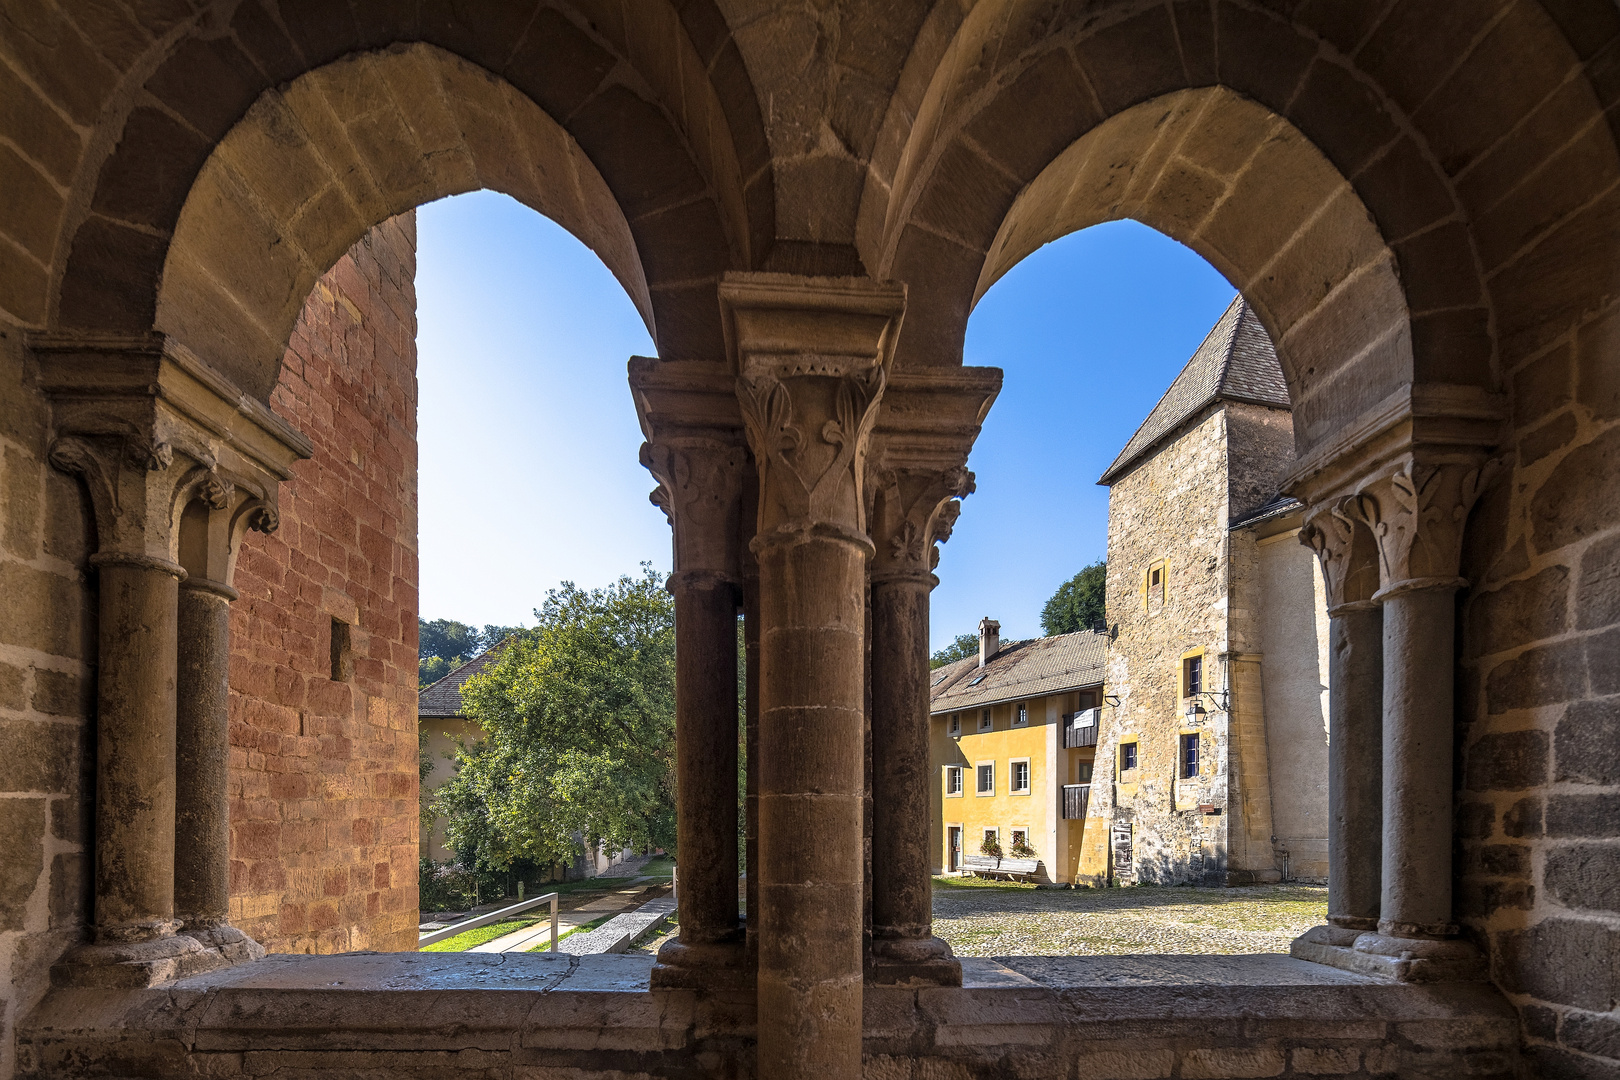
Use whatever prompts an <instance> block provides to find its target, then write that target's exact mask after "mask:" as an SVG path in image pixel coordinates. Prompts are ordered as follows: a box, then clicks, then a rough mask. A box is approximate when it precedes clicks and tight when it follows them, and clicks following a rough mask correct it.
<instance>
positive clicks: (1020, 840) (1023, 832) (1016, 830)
mask: <svg viewBox="0 0 1620 1080" xmlns="http://www.w3.org/2000/svg"><path fill="white" fill-rule="evenodd" d="M1009 831H1010V832H1011V833H1012V840H1011V841H1010V842H1009V843H1010V846H1012V847H1017V846H1018V845H1020V844H1028V843H1029V828H1028V827H1027V826H1024V825H1014V826H1013V827H1012V829H1010V830H1009Z"/></svg>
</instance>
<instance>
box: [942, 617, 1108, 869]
mask: <svg viewBox="0 0 1620 1080" xmlns="http://www.w3.org/2000/svg"><path fill="white" fill-rule="evenodd" d="M1000 634H1001V624H1000V623H998V622H996V621H994V620H993V619H989V618H986V619H984V620H982V621H981V622H980V623H979V653H978V655H977V656H969V657H967V658H965V659H962V660H958V661H956V662H955V663H953V664H947V665H945V666H944V667H942V668H940V669H938V670H937V671H935V672H934V674H933V685H932V689H931V691H930V710H931V713H932V715H931V717H930V726H929V736H930V745H931V759H932V762H931V763H932V766H933V775H934V776H935V777H936V778H937V783H936V784H935V787H934V790H933V792H932V803H933V815H932V820H933V822H934V830H933V840H932V844H933V847H932V852H931V855H932V859H933V865H934V872H935V873H936V874H947V873H956V872H959V871H961V870H962V867H963V857H964V856H966V855H977V854H979V853H980V852H981V851H982V850H983V849H984V847H985V846H986V845H987V842H988V843H989V844H993V845H994V846H995V847H997V848H999V849H1000V850H1001V851H1002V852H1003V853H1005V854H1007V855H1012V854H1013V853H1014V852H1013V848H1014V847H1015V846H1019V842H1020V841H1022V844H1023V845H1027V846H1028V847H1029V848H1033V849H1034V851H1035V856H1034V857H1035V858H1037V859H1039V860H1040V866H1039V870H1038V872H1037V875H1036V877H1037V880H1040V881H1044V882H1049V883H1069V882H1075V881H1081V880H1089V879H1088V878H1087V877H1086V875H1087V874H1088V873H1090V874H1092V875H1095V873H1096V870H1095V868H1096V867H1097V866H1099V865H1100V859H1101V855H1100V854H1099V852H1105V851H1106V849H1107V841H1106V838H1104V837H1102V836H1100V835H1099V834H1098V832H1097V831H1096V830H1095V829H1093V830H1092V831H1091V832H1090V833H1088V832H1087V831H1086V829H1085V826H1086V825H1087V824H1088V823H1087V821H1086V811H1085V808H1086V802H1087V797H1088V796H1089V794H1090V790H1091V787H1090V785H1091V782H1092V770H1093V758H1094V755H1095V752H1096V746H1095V743H1096V731H1097V727H1096V722H1097V715H1098V705H1099V704H1100V703H1101V702H1102V693H1103V686H1102V675H1103V668H1104V653H1105V646H1106V643H1107V639H1106V637H1105V636H1104V635H1103V634H1099V633H1096V632H1093V631H1090V630H1082V631H1080V632H1079V633H1075V634H1063V635H1060V636H1058V637H1049V638H1037V639H1035V640H1032V641H1012V642H1008V643H1007V644H1005V645H1003V644H1002V643H1001V637H1000Z"/></svg>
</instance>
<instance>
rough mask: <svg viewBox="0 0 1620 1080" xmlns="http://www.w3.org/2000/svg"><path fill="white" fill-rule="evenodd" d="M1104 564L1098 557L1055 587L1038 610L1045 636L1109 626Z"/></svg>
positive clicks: (1104, 628)
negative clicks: (1048, 598)
mask: <svg viewBox="0 0 1620 1080" xmlns="http://www.w3.org/2000/svg"><path fill="white" fill-rule="evenodd" d="M1107 567H1108V564H1107V563H1105V562H1103V561H1102V560H1100V559H1099V560H1098V561H1096V562H1094V563H1092V564H1091V565H1090V566H1088V567H1086V568H1085V569H1084V570H1081V571H1080V572H1079V573H1078V574H1076V575H1074V577H1072V578H1070V579H1069V580H1068V581H1065V582H1064V583H1063V584H1062V585H1059V586H1058V588H1057V592H1055V593H1053V594H1052V599H1050V600H1048V601H1047V602H1046V606H1045V607H1044V608H1042V609H1041V629H1042V630H1044V631H1046V633H1047V635H1048V636H1051V635H1055V634H1072V633H1075V632H1076V631H1078V630H1106V629H1108V610H1107V607H1106V597H1107V577H1108V569H1107Z"/></svg>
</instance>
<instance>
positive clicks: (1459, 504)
mask: <svg viewBox="0 0 1620 1080" xmlns="http://www.w3.org/2000/svg"><path fill="white" fill-rule="evenodd" d="M1499 464H1500V463H1499V462H1498V461H1496V460H1495V459H1491V460H1487V461H1483V462H1481V461H1477V460H1476V461H1463V462H1445V463H1441V464H1424V463H1421V462H1417V461H1412V460H1408V461H1406V462H1403V463H1402V464H1401V466H1400V467H1399V468H1397V469H1396V470H1395V471H1394V472H1392V473H1389V474H1387V475H1385V476H1382V477H1379V478H1378V479H1375V480H1373V481H1371V482H1370V483H1367V484H1365V485H1363V486H1362V487H1361V489H1360V490H1359V491H1358V492H1357V494H1356V495H1355V496H1354V497H1353V498H1351V499H1348V500H1346V503H1345V505H1346V507H1347V509H1350V510H1351V511H1352V512H1353V513H1354V516H1355V517H1356V518H1358V519H1359V520H1360V521H1362V522H1363V523H1365V524H1366V526H1367V528H1368V529H1369V530H1370V531H1371V533H1372V537H1373V541H1374V543H1376V545H1377V549H1378V563H1379V581H1380V592H1382V593H1388V592H1390V591H1391V590H1395V589H1402V588H1411V587H1415V586H1417V585H1419V584H1422V583H1435V584H1440V583H1451V584H1460V581H1459V579H1458V577H1457V574H1458V570H1459V567H1460V565H1461V562H1462V539H1463V526H1464V524H1465V522H1466V521H1467V519H1468V512H1469V510H1471V509H1472V508H1473V506H1474V503H1475V501H1476V500H1478V498H1479V496H1480V493H1481V492H1483V491H1484V490H1485V488H1486V487H1488V486H1489V484H1490V482H1491V480H1492V479H1493V478H1494V477H1495V474H1496V472H1497V469H1498V467H1499Z"/></svg>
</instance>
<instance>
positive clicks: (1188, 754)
mask: <svg viewBox="0 0 1620 1080" xmlns="http://www.w3.org/2000/svg"><path fill="white" fill-rule="evenodd" d="M1197 775H1198V733H1197V732H1191V733H1188V734H1185V735H1182V737H1181V778H1182V779H1183V780H1191V779H1192V778H1193V777H1195V776H1197Z"/></svg>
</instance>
